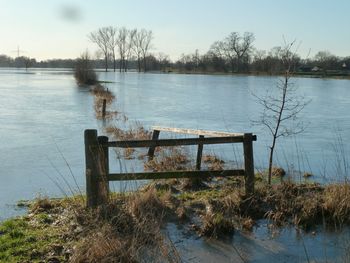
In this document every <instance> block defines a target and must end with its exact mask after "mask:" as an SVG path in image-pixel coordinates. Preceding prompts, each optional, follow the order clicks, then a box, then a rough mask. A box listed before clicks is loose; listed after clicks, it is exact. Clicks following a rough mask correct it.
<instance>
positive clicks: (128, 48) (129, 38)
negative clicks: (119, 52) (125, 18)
mask: <svg viewBox="0 0 350 263" xmlns="http://www.w3.org/2000/svg"><path fill="white" fill-rule="evenodd" d="M136 32H137V29H131V30H128V35H127V40H126V60H125V71H127V70H128V62H129V60H130V59H131V57H132V51H133V45H134V38H135V35H136Z"/></svg>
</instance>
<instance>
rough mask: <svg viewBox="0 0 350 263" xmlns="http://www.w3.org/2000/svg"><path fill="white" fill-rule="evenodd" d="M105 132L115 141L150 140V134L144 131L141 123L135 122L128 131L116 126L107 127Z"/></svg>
mask: <svg viewBox="0 0 350 263" xmlns="http://www.w3.org/2000/svg"><path fill="white" fill-rule="evenodd" d="M105 131H106V132H107V133H108V134H110V135H111V136H112V137H113V138H114V139H117V140H121V141H123V140H150V139H151V136H152V132H151V131H148V130H146V129H145V128H144V127H143V126H142V125H141V123H139V122H135V123H134V124H133V125H130V126H129V128H128V129H126V130H123V129H121V128H118V127H117V126H108V127H106V128H105Z"/></svg>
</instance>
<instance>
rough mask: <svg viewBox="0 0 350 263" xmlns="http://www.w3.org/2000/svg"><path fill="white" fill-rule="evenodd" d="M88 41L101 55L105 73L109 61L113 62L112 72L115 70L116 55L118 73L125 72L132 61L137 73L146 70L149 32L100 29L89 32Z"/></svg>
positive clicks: (143, 30)
mask: <svg viewBox="0 0 350 263" xmlns="http://www.w3.org/2000/svg"><path fill="white" fill-rule="evenodd" d="M89 39H90V41H91V42H93V43H95V44H96V45H97V46H98V48H99V50H100V52H101V53H102V54H103V57H104V61H105V70H106V71H107V70H108V61H109V60H110V59H111V60H112V61H113V70H114V71H115V70H116V64H117V55H118V56H119V70H120V71H127V70H128V62H129V61H130V60H132V59H133V60H136V61H137V68H138V71H141V70H143V71H146V70H147V57H148V56H149V55H150V54H149V51H150V49H151V47H152V39H153V33H152V31H151V30H146V29H141V30H138V29H127V28H125V27H121V28H117V27H112V26H109V27H102V28H100V29H98V30H96V31H94V32H91V33H90V34H89Z"/></svg>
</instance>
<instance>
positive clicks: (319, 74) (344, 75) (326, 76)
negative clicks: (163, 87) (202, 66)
mask: <svg viewBox="0 0 350 263" xmlns="http://www.w3.org/2000/svg"><path fill="white" fill-rule="evenodd" d="M2 70H20V71H28V73H30V71H31V70H43V71H50V70H57V71H59V70H66V71H73V69H72V68H61V67H51V68H40V67H31V68H28V69H27V70H26V68H16V67H0V71H2ZM94 70H95V71H97V72H105V70H104V69H102V68H96V69H94ZM108 72H113V69H111V70H108ZM115 72H116V73H119V69H117V70H116V71H115ZM128 72H129V73H130V72H132V73H139V72H138V71H137V70H136V69H129V71H128ZM128 72H126V73H128ZM122 73H124V72H122ZM140 73H142V74H144V73H146V74H147V73H151V74H181V75H209V76H210V75H212V76H255V77H259V76H261V77H278V76H282V75H283V73H268V72H240V73H237V72H233V73H232V72H207V71H180V70H167V71H164V70H150V71H147V72H140ZM292 77H302V78H317V79H346V80H349V79H350V73H345V72H344V73H339V72H337V73H326V74H324V73H322V72H315V73H313V72H294V73H293V74H292Z"/></svg>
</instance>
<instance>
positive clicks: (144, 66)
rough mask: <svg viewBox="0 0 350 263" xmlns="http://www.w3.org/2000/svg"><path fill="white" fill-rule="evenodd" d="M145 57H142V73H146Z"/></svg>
mask: <svg viewBox="0 0 350 263" xmlns="http://www.w3.org/2000/svg"><path fill="white" fill-rule="evenodd" d="M146 71H147V69H146V56H143V72H146Z"/></svg>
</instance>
